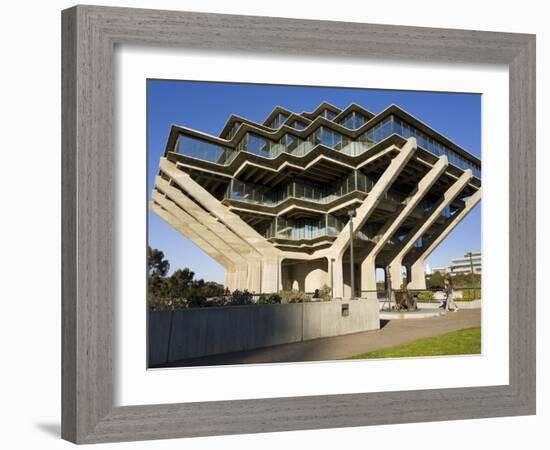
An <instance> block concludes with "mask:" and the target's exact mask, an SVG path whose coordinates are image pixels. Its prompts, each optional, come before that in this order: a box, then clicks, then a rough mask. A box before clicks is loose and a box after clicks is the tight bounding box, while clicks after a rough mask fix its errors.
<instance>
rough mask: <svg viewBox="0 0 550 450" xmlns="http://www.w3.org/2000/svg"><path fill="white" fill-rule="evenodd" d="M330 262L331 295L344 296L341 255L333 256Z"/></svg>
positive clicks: (335, 296)
mask: <svg viewBox="0 0 550 450" xmlns="http://www.w3.org/2000/svg"><path fill="white" fill-rule="evenodd" d="M333 259H334V261H333V263H332V291H333V294H332V296H333V297H334V298H343V297H344V267H343V264H342V257H341V256H337V257H335V258H333Z"/></svg>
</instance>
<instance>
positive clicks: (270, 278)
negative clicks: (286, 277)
mask: <svg viewBox="0 0 550 450" xmlns="http://www.w3.org/2000/svg"><path fill="white" fill-rule="evenodd" d="M260 276H261V287H262V292H264V293H271V292H277V291H279V290H280V286H282V280H281V263H280V262H279V258H264V259H263V260H262V264H261V273H260Z"/></svg>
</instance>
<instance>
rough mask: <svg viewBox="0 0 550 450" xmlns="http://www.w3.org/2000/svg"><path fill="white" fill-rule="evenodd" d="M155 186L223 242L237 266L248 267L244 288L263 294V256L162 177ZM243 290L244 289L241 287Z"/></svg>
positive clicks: (157, 178)
mask: <svg viewBox="0 0 550 450" xmlns="http://www.w3.org/2000/svg"><path fill="white" fill-rule="evenodd" d="M155 186H156V187H157V188H158V189H160V190H161V191H162V192H164V193H165V194H166V195H167V196H168V197H169V198H170V199H171V200H172V201H173V202H174V203H176V205H178V206H179V207H180V208H181V209H183V210H184V211H185V212H186V213H187V214H189V215H190V216H192V217H193V218H194V219H195V220H196V221H197V222H199V223H201V224H202V225H204V226H205V227H207V228H208V229H209V230H210V231H211V232H212V233H214V234H215V235H216V236H217V237H218V238H219V239H220V240H221V241H222V242H224V244H225V245H224V246H223V248H224V249H227V251H228V256H229V257H230V258H231V259H232V260H234V261H235V264H239V265H242V264H245V265H246V266H247V268H248V269H247V282H246V286H245V287H244V288H246V289H248V290H249V291H251V292H261V291H262V286H261V265H262V261H261V260H262V258H261V255H260V254H259V253H258V252H257V251H256V249H254V248H252V247H251V246H250V244H248V243H247V242H246V241H245V240H243V239H242V238H240V237H239V236H237V235H236V234H235V233H233V232H232V231H231V230H230V229H229V228H227V226H225V225H224V224H223V223H221V222H220V221H218V220H217V219H216V218H215V217H214V216H212V215H211V214H210V213H208V212H206V211H205V210H204V209H202V208H201V207H200V206H199V205H198V204H197V203H195V202H194V201H193V200H191V199H190V198H189V197H187V196H186V195H185V194H184V193H183V192H182V191H181V190H179V189H176V188H175V187H173V186H171V185H170V183H169V182H168V181H166V180H165V179H163V178H162V177H156V179H155ZM241 288H243V287H241Z"/></svg>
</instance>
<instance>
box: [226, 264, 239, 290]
mask: <svg viewBox="0 0 550 450" xmlns="http://www.w3.org/2000/svg"><path fill="white" fill-rule="evenodd" d="M236 275H237V272H236V270H235V269H226V270H225V282H224V286H225V287H226V288H227V289H229V290H230V291H234V290H235V289H237V279H236V278H237V277H236Z"/></svg>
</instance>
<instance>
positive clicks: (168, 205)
mask: <svg viewBox="0 0 550 450" xmlns="http://www.w3.org/2000/svg"><path fill="white" fill-rule="evenodd" d="M152 199H153V201H154V202H156V203H158V204H159V205H160V206H162V207H163V208H164V209H165V210H167V211H168V212H170V213H171V214H172V215H173V216H175V217H176V218H177V219H178V220H179V221H180V222H181V223H185V224H187V228H188V229H191V230H192V231H193V232H194V235H193V234H191V235H189V238H190V239H191V238H192V237H196V236H197V235H199V236H201V237H202V239H205V240H206V241H208V242H209V243H210V244H211V245H212V246H213V247H215V248H216V249H218V250H219V251H220V252H221V253H222V254H223V255H224V256H225V258H227V259H228V260H229V261H231V262H232V263H233V266H234V267H235V269H236V270H237V286H238V288H239V289H247V288H248V268H247V267H248V264H247V260H246V259H245V258H243V257H242V256H241V255H239V254H238V253H237V252H235V251H234V250H233V249H232V248H231V247H229V246H228V245H227V243H226V242H224V241H223V240H222V239H221V238H220V237H219V236H218V235H217V234H215V233H214V232H212V230H210V229H208V228H207V227H206V226H204V225H203V224H202V223H200V222H199V221H197V220H196V219H195V218H194V217H192V216H191V215H189V214H187V213H186V212H185V211H184V210H182V209H181V208H180V207H179V206H178V205H177V204H176V203H174V201H173V200H171V199H169V198H167V197H165V196H164V195H162V194H161V193H160V192H159V191H156V190H155V191H153V195H152Z"/></svg>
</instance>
